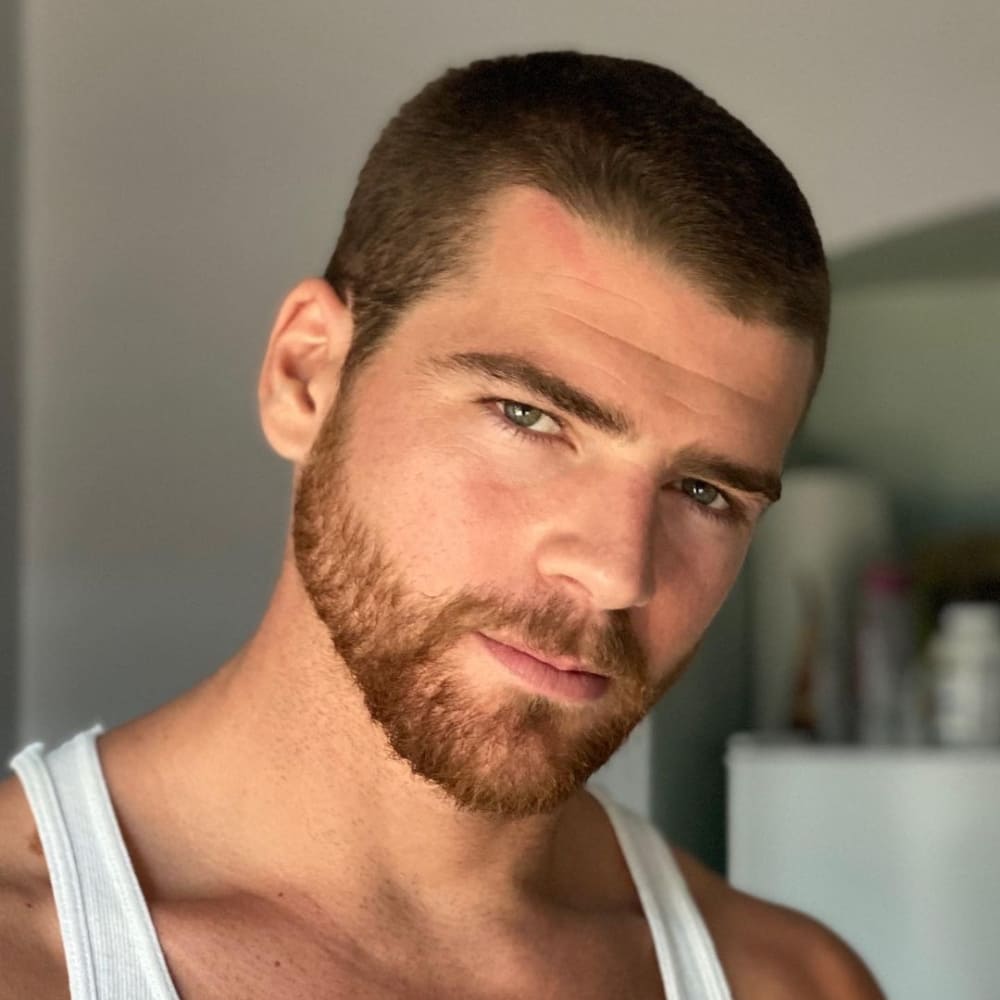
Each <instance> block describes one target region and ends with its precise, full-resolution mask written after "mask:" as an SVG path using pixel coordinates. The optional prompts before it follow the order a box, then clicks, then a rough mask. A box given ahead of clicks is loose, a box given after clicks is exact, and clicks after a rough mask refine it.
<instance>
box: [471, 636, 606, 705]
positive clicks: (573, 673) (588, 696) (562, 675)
mask: <svg viewBox="0 0 1000 1000" xmlns="http://www.w3.org/2000/svg"><path fill="white" fill-rule="evenodd" d="M477 635H478V637H479V639H480V641H481V642H482V643H483V645H484V647H485V648H486V650H487V651H488V652H490V653H491V654H492V656H493V658H494V660H496V661H497V662H499V663H500V664H502V665H503V666H504V667H505V668H506V669H507V671H508V672H509V673H510V674H513V675H514V676H516V677H518V678H519V679H520V682H521V683H523V684H527V685H528V686H529V687H530V688H533V689H534V690H535V691H538V692H540V693H542V694H546V695H548V696H549V697H552V698H557V699H559V700H562V701H570V702H592V701H596V700H598V699H599V698H601V697H602V696H603V695H604V694H605V692H606V691H607V690H608V687H609V685H610V683H611V682H610V680H609V678H607V677H604V676H602V675H600V674H595V673H592V672H589V671H583V670H575V669H573V668H566V667H556V666H554V665H550V664H548V663H546V662H545V661H544V660H542V659H540V658H538V657H536V656H535V655H534V654H532V653H525V652H524V651H523V650H521V649H518V648H516V647H515V646H513V645H509V644H507V643H504V642H498V641H497V640H495V639H491V638H490V637H489V636H488V635H486V633H484V632H479V633H477ZM562 662H563V663H565V662H566V661H565V660H564V661H562Z"/></svg>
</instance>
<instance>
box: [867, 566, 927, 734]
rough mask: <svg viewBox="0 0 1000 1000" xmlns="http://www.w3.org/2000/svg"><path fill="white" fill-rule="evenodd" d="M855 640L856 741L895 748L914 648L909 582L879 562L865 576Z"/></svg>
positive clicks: (896, 568)
mask: <svg viewBox="0 0 1000 1000" xmlns="http://www.w3.org/2000/svg"><path fill="white" fill-rule="evenodd" d="M857 639H858V641H857V660H856V685H857V686H856V693H857V722H858V730H857V731H858V739H859V740H860V741H861V742H862V743H873V744H885V743H898V742H900V741H901V738H902V706H903V699H904V697H905V694H906V691H905V688H904V682H905V679H906V674H907V672H908V671H909V670H910V669H911V664H912V661H913V658H914V653H915V646H916V624H915V621H914V616H913V608H912V604H911V601H910V580H909V576H908V575H907V573H906V572H905V571H904V570H903V569H902V568H901V567H899V566H896V565H894V564H892V563H883V562H879V563H875V564H873V565H871V566H869V568H868V569H867V571H866V572H865V574H864V578H863V585H862V592H861V602H860V607H859V615H858V636H857Z"/></svg>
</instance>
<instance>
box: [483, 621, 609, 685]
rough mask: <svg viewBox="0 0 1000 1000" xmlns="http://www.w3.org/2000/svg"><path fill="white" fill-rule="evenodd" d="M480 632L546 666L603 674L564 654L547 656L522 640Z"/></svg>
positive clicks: (597, 674)
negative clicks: (517, 640)
mask: <svg viewBox="0 0 1000 1000" xmlns="http://www.w3.org/2000/svg"><path fill="white" fill-rule="evenodd" d="M482 634H483V635H485V636H486V638H487V639H492V640H493V641H494V642H502V643H503V644H504V645H505V646H510V648H511V649H516V650H517V651H518V652H519V653H524V654H525V655H526V656H533V657H534V658H535V659H536V660H540V661H541V662H542V663H544V664H545V665H546V666H549V667H552V668H553V669H555V670H569V671H574V672H576V673H584V674H594V675H596V676H603V674H600V673H599V672H598V671H596V670H594V669H592V668H591V667H590V665H589V664H586V663H581V662H580V661H579V660H570V659H568V658H566V657H564V656H548V655H547V654H545V653H539V652H538V651H537V650H534V649H532V648H531V647H530V646H526V645H525V644H524V643H522V642H516V641H513V640H511V639H506V638H504V637H503V636H494V635H489V634H487V633H486V632H483V633H482Z"/></svg>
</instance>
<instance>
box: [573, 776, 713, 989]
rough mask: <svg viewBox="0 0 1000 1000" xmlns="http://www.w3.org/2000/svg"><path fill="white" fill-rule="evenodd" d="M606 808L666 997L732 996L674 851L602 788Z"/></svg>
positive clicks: (597, 794) (597, 792)
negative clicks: (636, 896) (639, 903)
mask: <svg viewBox="0 0 1000 1000" xmlns="http://www.w3.org/2000/svg"><path fill="white" fill-rule="evenodd" d="M587 790H588V791H589V792H590V793H591V794H592V795H593V796H594V797H595V798H596V799H597V800H598V802H600V804H601V805H602V806H603V808H604V811H605V812H606V813H607V816H608V819H609V821H610V822H611V825H612V827H613V828H614V831H615V835H616V836H617V838H618V844H619V847H620V848H621V852H622V854H623V856H624V858H625V863H626V864H627V865H628V869H629V872H630V874H631V875H632V881H633V882H634V883H635V887H636V890H637V892H638V894H639V900H640V902H641V904H642V909H643V912H644V914H645V915H646V920H647V921H648V923H649V929H650V933H651V935H652V938H653V944H654V946H655V948H656V955H657V959H658V961H659V964H660V973H661V976H662V978H663V985H664V990H665V991H666V996H667V1000H732V994H731V993H730V990H729V985H728V983H727V981H726V976H725V973H724V972H723V969H722V963H721V962H720V961H719V956H718V954H717V952H716V950H715V945H714V944H713V942H712V938H711V935H710V934H709V933H708V928H707V927H706V926H705V921H704V920H703V919H702V916H701V912H700V911H699V910H698V906H697V904H696V903H695V901H694V899H693V897H692V896H691V892H690V890H689V889H688V885H687V882H686V880H685V878H684V875H683V873H682V872H681V870H680V867H679V866H678V864H677V861H676V860H675V858H674V854H673V851H671V849H670V846H669V845H668V844H667V842H666V841H665V840H664V838H663V836H662V835H661V834H660V832H659V831H658V830H657V829H656V827H654V826H653V825H652V824H651V823H649V822H648V821H646V820H644V819H643V818H642V817H640V816H639V815H637V814H636V813H634V812H632V810H630V809H627V808H626V807H625V806H621V805H619V804H618V803H617V802H615V801H614V800H613V799H611V797H610V796H609V795H608V793H607V792H605V791H604V790H603V789H601V788H600V787H596V786H593V785H591V786H588V789H587Z"/></svg>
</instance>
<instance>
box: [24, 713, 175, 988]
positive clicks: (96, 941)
mask: <svg viewBox="0 0 1000 1000" xmlns="http://www.w3.org/2000/svg"><path fill="white" fill-rule="evenodd" d="M101 732H102V729H101V727H100V726H99V725H98V726H94V727H93V728H92V729H89V730H87V731H86V732H82V733H80V734H79V735H77V736H75V737H74V738H73V739H71V740H69V741H68V742H66V743H64V744H63V745H62V746H61V747H59V748H58V749H57V750H54V751H53V752H52V753H50V754H45V748H44V747H43V746H42V744H41V743H33V744H32V745H31V746H29V747H26V748H25V749H24V750H22V751H21V752H20V753H19V754H18V755H17V756H16V757H15V758H14V759H13V760H12V761H11V763H10V766H11V768H13V770H14V772H15V773H16V774H17V776H18V778H20V779H21V784H22V785H23V786H24V791H25V795H26V796H27V799H28V803H29V804H30V806H31V811H32V812H33V813H34V815H35V824H36V826H37V827H38V836H39V839H40V840H41V842H42V850H43V851H44V852H45V860H46V862H47V864H48V866H49V876H50V878H51V881H52V893H53V895H54V897H55V903H56V911H57V912H58V914H59V929H60V931H61V932H62V940H63V950H64V951H65V953H66V965H67V968H68V971H69V992H70V997H71V998H72V1000H179V998H178V996H177V991H176V990H175V989H174V985H173V982H172V981H171V979H170V973H169V972H168V970H167V963H166V961H165V960H164V958H163V951H162V949H161V948H160V943H159V941H158V940H157V937H156V931H155V930H154V928H153V921H152V919H151V918H150V916H149V909H148V908H147V906H146V901H145V900H144V899H143V896H142V890H141V889H140V888H139V882H138V880H137V879H136V877H135V871H134V870H133V868H132V863H131V861H130V860H129V857H128V852H127V850H126V849H125V842H124V840H122V835H121V830H120V828H119V826H118V820H117V819H116V818H115V814H114V810H113V809H112V806H111V798H110V796H109V795H108V786H107V784H106V783H105V781H104V774H103V773H102V771H101V763H100V758H99V757H98V755H97V743H96V739H97V737H98V736H99V735H100V733H101Z"/></svg>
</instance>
